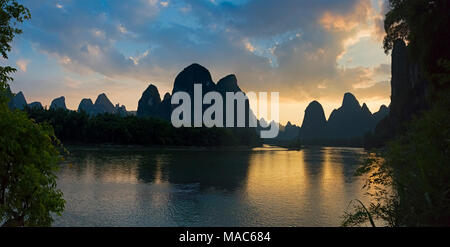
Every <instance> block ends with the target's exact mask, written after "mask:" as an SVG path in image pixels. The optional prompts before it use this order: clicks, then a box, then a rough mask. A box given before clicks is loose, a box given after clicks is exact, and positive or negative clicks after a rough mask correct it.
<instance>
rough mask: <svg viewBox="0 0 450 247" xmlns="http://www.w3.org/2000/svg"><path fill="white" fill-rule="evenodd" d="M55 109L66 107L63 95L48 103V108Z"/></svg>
mask: <svg viewBox="0 0 450 247" xmlns="http://www.w3.org/2000/svg"><path fill="white" fill-rule="evenodd" d="M56 109H65V110H67V107H66V98H65V97H64V96H61V97H59V98H56V99H54V100H53V101H52V103H51V105H50V110H56Z"/></svg>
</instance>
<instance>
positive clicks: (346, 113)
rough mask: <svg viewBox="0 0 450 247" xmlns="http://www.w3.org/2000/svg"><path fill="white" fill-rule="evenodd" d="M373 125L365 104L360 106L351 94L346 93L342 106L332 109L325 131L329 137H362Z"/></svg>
mask: <svg viewBox="0 0 450 247" xmlns="http://www.w3.org/2000/svg"><path fill="white" fill-rule="evenodd" d="M373 125H374V123H373V116H372V114H371V113H370V111H369V109H368V108H367V106H366V105H365V104H364V106H363V107H361V106H360V105H359V102H358V100H357V99H356V98H355V96H354V95H353V94H351V93H346V94H345V95H344V100H343V101H342V106H341V107H340V108H339V109H335V110H333V112H332V113H331V115H330V118H329V119H328V123H327V133H328V137H330V138H352V137H362V136H364V134H365V133H366V132H368V131H370V130H371V129H372V126H373Z"/></svg>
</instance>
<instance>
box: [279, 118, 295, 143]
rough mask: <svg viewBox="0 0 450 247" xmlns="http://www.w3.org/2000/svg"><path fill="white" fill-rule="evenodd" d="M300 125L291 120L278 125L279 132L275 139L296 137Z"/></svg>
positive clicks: (286, 139) (285, 139) (288, 139)
mask: <svg viewBox="0 0 450 247" xmlns="http://www.w3.org/2000/svg"><path fill="white" fill-rule="evenodd" d="M300 129H301V128H300V127H299V126H297V125H295V124H292V123H291V122H287V124H286V126H280V133H279V134H278V137H277V139H278V140H281V141H291V140H294V139H297V138H298V137H299V134H300Z"/></svg>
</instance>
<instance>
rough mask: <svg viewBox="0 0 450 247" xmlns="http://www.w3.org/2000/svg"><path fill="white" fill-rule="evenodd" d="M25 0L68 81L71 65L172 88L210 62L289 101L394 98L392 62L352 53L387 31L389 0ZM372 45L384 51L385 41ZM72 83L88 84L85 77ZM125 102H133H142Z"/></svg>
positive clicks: (35, 29) (38, 35) (84, 72)
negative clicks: (179, 77)
mask: <svg viewBox="0 0 450 247" xmlns="http://www.w3.org/2000/svg"><path fill="white" fill-rule="evenodd" d="M24 4H25V5H26V6H28V7H29V8H30V10H31V12H32V16H33V18H32V20H31V22H29V23H28V24H26V25H25V26H24V35H23V37H24V39H26V40H28V41H30V42H31V43H32V44H33V47H35V49H36V50H37V51H38V52H39V53H40V54H44V55H45V56H47V57H49V58H50V59H54V60H55V61H57V63H58V65H59V66H60V67H61V68H63V69H62V73H63V75H61V81H70V80H65V78H67V75H66V74H67V73H69V74H75V75H77V77H79V78H77V79H76V80H74V81H77V82H79V81H83V80H84V81H98V80H102V79H103V78H107V79H105V80H106V81H108V82H110V83H112V81H114V83H119V84H120V83H122V84H123V85H122V87H123V88H127V87H136V84H134V83H136V82H139V81H140V82H141V83H142V85H143V87H145V85H146V84H147V83H148V82H150V81H151V82H153V83H155V84H156V85H158V87H160V88H164V89H167V90H170V88H171V86H172V83H173V80H174V78H175V76H176V74H177V73H178V72H180V71H181V70H182V69H183V68H184V67H186V66H188V65H189V64H191V63H194V62H197V63H200V64H203V65H205V66H206V67H207V68H209V69H210V71H211V72H212V74H213V77H214V79H215V80H216V81H217V80H219V79H220V78H221V77H223V76H225V75H227V74H230V73H235V74H236V75H237V76H238V80H239V84H240V86H241V88H243V89H245V90H247V91H250V90H252V91H278V92H280V97H281V99H282V100H284V101H296V102H300V101H308V100H311V99H324V100H329V101H333V100H335V101H340V99H341V98H342V95H343V94H344V93H345V92H347V91H354V92H355V93H356V94H361V97H366V98H369V97H372V98H374V97H379V98H388V97H389V92H388V91H389V85H388V84H386V83H379V82H382V81H388V80H389V78H388V77H389V74H390V66H389V64H386V61H385V60H380V61H372V63H370V64H368V63H367V64H357V61H360V60H361V59H358V58H360V57H361V56H362V55H361V54H359V53H351V54H350V53H349V49H350V48H351V47H354V46H355V45H357V44H361V42H362V41H363V40H364V39H365V38H367V37H370V38H374V39H379V36H381V33H382V32H381V30H380V29H379V28H380V23H381V22H382V16H383V13H384V11H385V9H386V5H385V3H384V0H342V1H336V0H318V1H306V0H284V1H274V0H247V1H237V0H229V1H204V0H189V1H187V0H171V1H158V0H134V1H132V3H130V1H119V0H111V1H91V0H77V1H61V2H54V1H46V2H39V3H38V2H37V1H32V0H25V1H24ZM57 5H60V6H61V8H59V7H55V6H57ZM62 9H63V10H64V11H62ZM364 44H366V43H364ZM373 44H375V45H374V46H373ZM367 45H371V46H370V47H367V48H366V49H370V50H373V49H378V50H379V52H380V53H382V52H383V51H382V49H381V43H379V42H378V43H375V42H374V43H369V42H367ZM344 55H345V56H344ZM343 56H344V57H345V59H346V60H348V61H349V60H352V61H354V62H352V66H351V67H349V66H347V67H346V66H342V64H340V63H339V59H340V58H342V57H343ZM377 59H378V58H377ZM355 61H356V62H355ZM43 76H44V75H43ZM93 78H95V80H94V79H93ZM57 81H58V80H55V83H58V82H57ZM127 83H128V84H129V85H126V84H127ZM70 85H72V86H73V87H74V88H75V89H77V90H81V88H82V87H83V86H86V83H81V84H80V83H73V81H72V83H70ZM96 85H99V84H96ZM355 85H356V87H355ZM75 86H76V87H75ZM383 87H384V89H383ZM75 89H74V90H75ZM49 90H51V88H49ZM130 90H131V89H130ZM124 93H125V92H124ZM130 93H131V91H130ZM124 103H125V104H127V106H128V105H131V106H130V107H129V108H130V109H133V108H134V106H135V105H136V104H137V102H124Z"/></svg>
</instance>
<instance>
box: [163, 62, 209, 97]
mask: <svg viewBox="0 0 450 247" xmlns="http://www.w3.org/2000/svg"><path fill="white" fill-rule="evenodd" d="M194 84H202V91H203V94H205V93H207V92H210V91H213V90H214V89H215V84H214V82H213V80H212V77H211V74H210V73H209V71H208V70H207V69H206V68H205V67H203V66H201V65H199V64H196V63H194V64H192V65H190V66H188V67H186V68H185V69H183V71H181V72H180V73H179V74H178V75H177V77H176V78H175V83H174V85H173V90H172V95H173V94H174V93H176V92H180V91H182V92H187V93H189V95H191V97H192V98H193V95H194Z"/></svg>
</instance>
